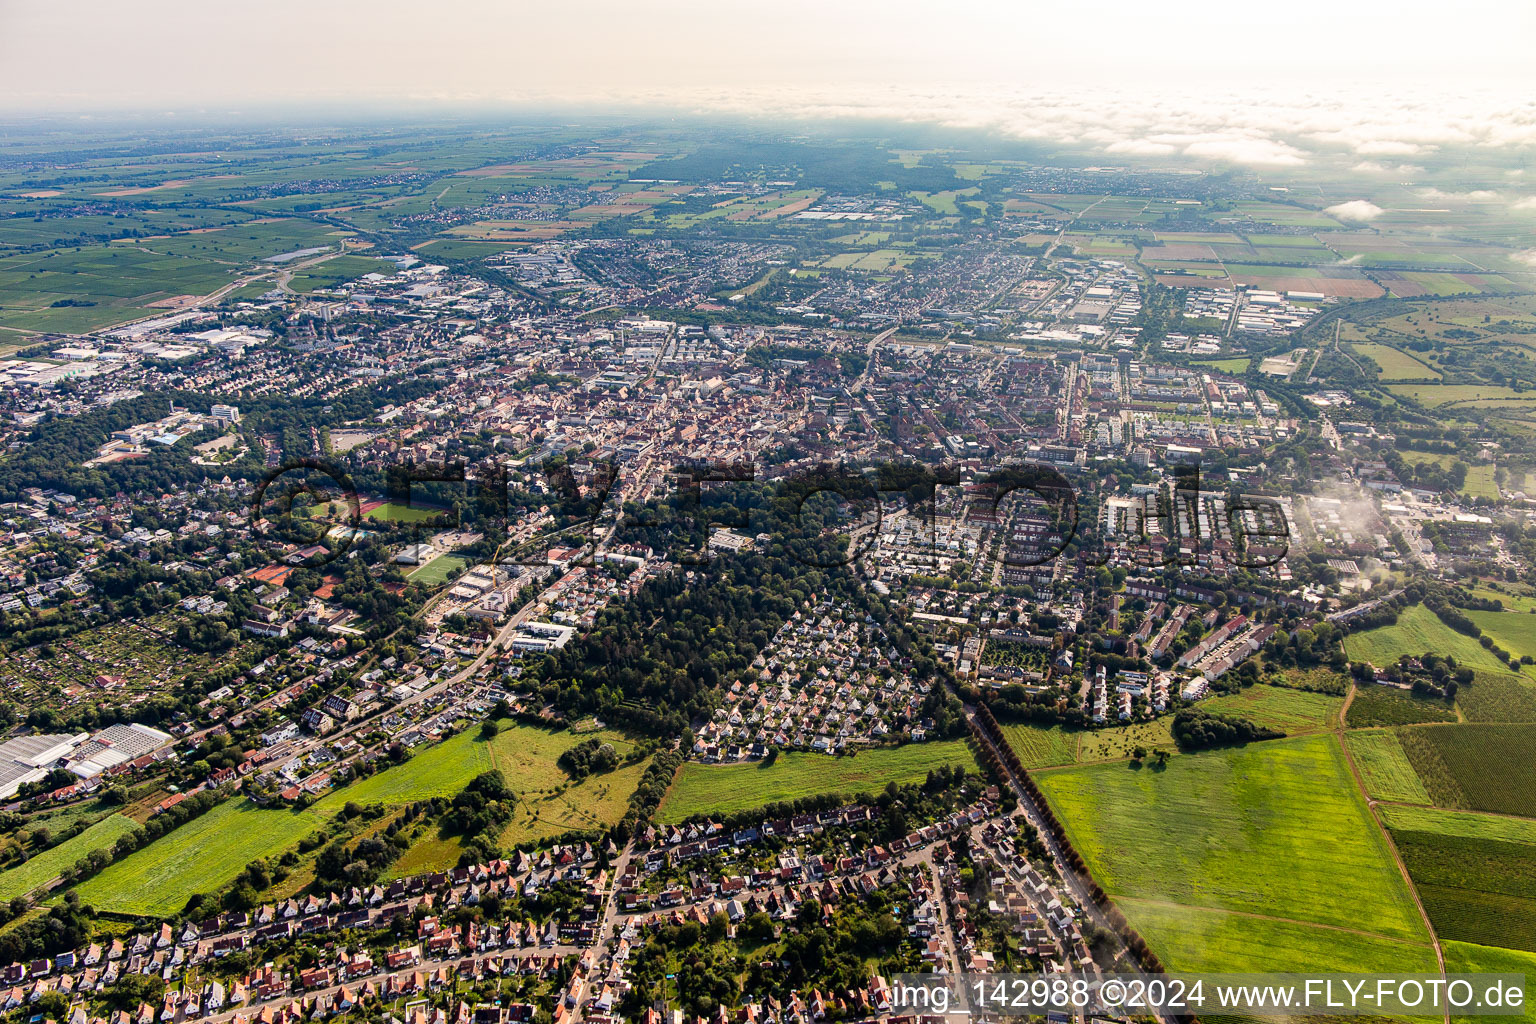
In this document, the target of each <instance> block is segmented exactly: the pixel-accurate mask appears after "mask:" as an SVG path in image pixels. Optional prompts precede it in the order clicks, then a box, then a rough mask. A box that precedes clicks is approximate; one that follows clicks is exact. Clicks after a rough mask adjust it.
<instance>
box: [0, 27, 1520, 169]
mask: <svg viewBox="0 0 1536 1024" xmlns="http://www.w3.org/2000/svg"><path fill="white" fill-rule="evenodd" d="M1532 38H1536V5H1532V4H1529V3H1523V2H1519V0H1470V2H1469V3H1467V4H1463V5H1462V6H1461V7H1460V8H1458V10H1457V16H1456V17H1455V18H1448V17H1446V9H1445V8H1444V6H1443V5H1440V4H1435V5H1431V4H1429V3H1427V2H1423V0H1407V2H1383V0H1353V2H1347V0H1346V2H1340V0H1332V2H1325V0H1298V2H1295V3H1292V4H1289V5H1286V6H1285V7H1283V8H1274V7H1249V8H1243V7H1237V8H1224V9H1221V10H1219V11H1213V10H1212V9H1211V8H1209V7H1208V6H1205V5H1198V6H1197V5H1195V4H1192V3H1187V2H1185V3H1179V4H1164V5H1147V4H1142V3H1132V2H1130V0H1106V2H1104V3H1100V4H1097V5H1095V6H1094V8H1093V9H1092V10H1091V11H1085V10H1083V9H1082V8H1081V7H1079V6H1077V5H1067V4H1054V5H1044V4H1039V3H1035V4H1015V3H1008V2H1000V0H960V2H958V3H955V4H951V5H947V6H945V7H942V8H941V7H938V6H937V5H933V4H928V3H918V2H915V0H888V2H880V3H876V2H871V0H851V2H842V3H837V4H813V3H810V2H808V0H783V2H779V3H775V4H772V5H750V6H749V5H744V4H738V5H728V4H726V5H722V4H718V3H705V2H702V0H660V2H657V3H652V4H648V5H634V4H629V3H620V2H617V0H575V2H571V3H565V4H559V5H531V4H503V3H493V2H486V0H441V2H438V3H434V4H431V5H424V4H420V3H409V4H407V3H404V2H401V0H366V2H365V0H321V2H315V0H308V2H299V0H268V2H267V3H264V4H262V5H261V6H260V7H259V8H251V7H245V6H236V5H231V4H225V3H210V2H207V0H203V2H192V0H143V2H141V3H138V4H134V5H112V6H106V5H96V4H91V3H86V2H83V0H46V2H45V0H0V116H3V117H6V118H9V119H16V118H27V117H33V116H38V115H60V114H79V113H91V114H108V115H111V114H114V113H121V112H128V111H134V112H149V113H152V114H156V115H171V114H175V115H198V116H202V117H213V118H218V117H221V116H231V115H247V116H249V115H252V114H255V113H258V112H262V111H282V112H287V113H292V112H294V111H296V110H304V109H310V110H321V109H325V110H337V109H355V110H358V111H368V112H378V111H390V110H395V111H402V112H405V111H409V112H411V113H412V114H413V115H415V114H420V113H422V112H424V111H428V112H429V111H432V110H444V111H448V110H472V109H481V110H483V109H488V108H497V107H503V108H504V107H509V106H523V107H527V106H547V107H550V108H554V107H560V108H571V107H582V108H586V109H601V110H609V111H624V110H635V109H641V108H656V107H671V108H681V109H685V110H712V111H728V112H734V113H747V114H761V115H770V116H792V117H841V116H850V115H852V116H869V117H895V118H902V119H910V120H921V121H933V122H937V123H944V124H953V125H965V126H974V127H983V128H988V129H992V130H997V131H999V132H1002V133H1004V134H1007V135H1012V136H1015V137H1020V138H1034V139H1042V140H1050V141H1052V142H1056V143H1064V144H1067V145H1073V146H1078V147H1080V148H1087V149H1094V150H1101V151H1103V152H1106V153H1109V154H1117V153H1118V154H1122V155H1127V156H1140V157H1162V156H1168V157H1180V156H1187V157H1195V158H1203V159H1210V160H1217V161H1227V162H1232V163H1243V164H1250V165H1254V166H1276V167H1286V166H1293V167H1294V166H1299V165H1301V164H1304V163H1306V162H1308V161H1309V160H1310V159H1311V158H1312V157H1313V156H1314V155H1315V154H1316V153H1318V152H1322V151H1331V152H1334V153H1337V154H1342V155H1343V156H1345V157H1346V158H1348V159H1352V160H1355V161H1357V162H1358V163H1359V164H1360V165H1361V166H1360V168H1359V169H1362V170H1366V171H1370V172H1374V173H1381V174H1387V175H1394V174H1397V175H1403V174H1409V173H1411V172H1412V171H1414V170H1415V169H1417V167H1418V165H1416V164H1415V163H1413V161H1414V160H1415V159H1417V158H1420V157H1422V156H1423V155H1424V154H1426V153H1432V152H1433V151H1435V150H1436V149H1438V148H1440V147H1442V146H1456V145H1471V146H1481V147H1488V148H1492V149H1498V150H1525V149H1528V148H1530V147H1533V146H1536V104H1533V103H1532V102H1531V99H1530V97H1531V95H1532V86H1536V71H1533V70H1532V66H1533V65H1532V62H1531V61H1530V60H1529V54H1528V52H1527V51H1528V48H1529V40H1531V39H1532Z"/></svg>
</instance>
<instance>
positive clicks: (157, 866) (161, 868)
mask: <svg viewBox="0 0 1536 1024" xmlns="http://www.w3.org/2000/svg"><path fill="white" fill-rule="evenodd" d="M324 824H325V816H324V815H321V814H317V813H315V812H314V811H297V812H296V811H287V810H264V809H262V808H259V807H257V806H256V805H255V804H253V803H251V802H250V801H249V800H247V799H245V798H244V797H238V796H237V797H232V798H231V799H229V800H226V801H224V803H222V804H220V805H219V806H217V807H215V808H214V809H213V810H211V811H209V812H208V813H207V814H204V815H203V816H202V817H200V818H195V819H193V820H192V821H189V822H187V823H186V824H185V825H183V826H181V827H180V828H178V829H176V830H175V831H174V832H171V833H169V834H168V835H165V836H162V837H161V838H159V839H157V840H155V841H154V842H153V843H151V844H149V845H148V846H146V847H144V848H143V849H140V850H138V851H137V852H135V853H133V854H131V855H129V856H128V857H126V858H124V859H123V860H120V861H118V862H117V863H116V864H113V865H112V866H111V867H109V868H107V869H106V870H105V871H103V872H101V874H99V875H96V876H94V877H92V878H89V879H87V880H86V881H85V882H83V883H81V885H80V886H79V887H78V888H77V890H76V891H77V892H78V893H79V894H80V899H81V900H82V901H83V902H85V903H87V904H90V905H91V906H93V907H95V908H96V909H98V910H106V911H110V912H112V913H117V914H139V915H143V916H145V917H171V916H174V915H175V914H177V913H179V912H180V911H181V909H182V908H183V907H184V906H186V903H187V899H188V897H190V896H191V895H192V894H193V893H213V892H218V891H219V890H220V889H222V888H223V887H224V886H226V885H228V884H229V883H230V882H231V881H233V880H234V878H235V876H236V875H238V874H239V873H240V872H241V871H242V870H244V869H245V866H246V865H247V864H249V863H250V862H251V861H253V860H260V859H262V858H264V857H272V856H276V855H278V854H280V853H283V852H284V851H285V850H287V849H289V848H290V847H292V846H294V845H295V844H297V843H298V842H299V840H301V839H303V838H304V837H305V836H307V835H309V834H310V833H312V832H315V831H317V830H318V829H320V828H321V827H322V826H323V825H324Z"/></svg>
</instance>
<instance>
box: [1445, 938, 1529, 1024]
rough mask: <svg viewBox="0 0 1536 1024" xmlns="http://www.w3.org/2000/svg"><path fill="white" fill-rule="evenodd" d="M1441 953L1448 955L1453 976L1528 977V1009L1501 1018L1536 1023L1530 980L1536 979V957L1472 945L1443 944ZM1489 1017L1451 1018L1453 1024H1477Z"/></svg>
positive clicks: (1526, 1001) (1517, 951) (1450, 971)
mask: <svg viewBox="0 0 1536 1024" xmlns="http://www.w3.org/2000/svg"><path fill="white" fill-rule="evenodd" d="M1440 949H1441V952H1442V953H1444V955H1445V969H1446V971H1447V972H1449V973H1451V974H1458V973H1459V974H1523V975H1525V977H1526V985H1525V993H1526V998H1525V1008H1524V1011H1523V1012H1522V1013H1520V1014H1518V1015H1515V1016H1511V1017H1502V1018H1500V1019H1501V1020H1505V1021H1509V1022H1510V1024H1516V1022H1518V1021H1536V1000H1533V999H1532V998H1531V996H1532V984H1531V979H1532V978H1536V953H1528V952H1526V951H1524V950H1516V949H1497V948H1494V947H1491V946H1479V945H1476V944H1475V943H1470V942H1442V943H1440ZM1487 1019H1488V1018H1487V1017H1467V1016H1457V1015H1455V1014H1452V1015H1451V1024H1477V1022H1480V1021H1483V1022H1485V1021H1487Z"/></svg>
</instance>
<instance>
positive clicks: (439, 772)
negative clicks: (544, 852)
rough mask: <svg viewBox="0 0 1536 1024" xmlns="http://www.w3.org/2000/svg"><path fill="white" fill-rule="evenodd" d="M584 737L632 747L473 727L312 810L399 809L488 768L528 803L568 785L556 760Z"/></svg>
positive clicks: (611, 736) (507, 726)
mask: <svg viewBox="0 0 1536 1024" xmlns="http://www.w3.org/2000/svg"><path fill="white" fill-rule="evenodd" d="M588 736H596V737H597V738H599V739H602V740H604V741H605V742H608V743H612V744H613V745H614V748H615V749H616V750H617V751H618V752H619V754H620V756H623V755H624V754H626V753H627V752H628V751H629V750H630V749H632V747H633V744H631V743H630V742H629V741H628V740H626V739H624V737H623V736H621V735H619V734H618V733H613V732H600V733H590V734H585V735H578V734H576V733H573V732H553V731H551V730H548V729H538V728H535V727H533V726H529V725H515V724H511V723H507V722H503V723H502V728H501V731H500V732H498V733H497V734H496V736H495V738H494V739H491V740H488V741H487V740H483V739H481V738H480V735H479V730H478V729H470V730H468V731H465V732H461V733H459V734H458V735H457V736H452V737H450V738H448V739H446V740H444V741H443V742H441V743H437V744H434V745H432V746H430V747H427V748H425V749H423V750H421V751H420V752H419V753H417V754H416V755H414V756H413V757H412V758H411V759H410V760H409V761H407V762H405V763H404V764H401V765H397V766H395V767H393V768H386V769H385V770H384V771H381V772H379V773H378V774H377V775H373V776H370V777H369V778H366V779H363V780H361V781H360V782H355V783H353V784H352V785H350V786H347V787H346V788H345V789H339V790H335V791H333V792H331V793H329V794H327V795H326V796H324V797H323V798H321V799H320V800H318V801H316V803H315V805H314V810H316V811H318V812H320V813H322V814H326V815H330V814H334V813H335V812H337V811H339V810H340V809H341V808H342V806H343V805H345V804H346V803H347V802H348V801H353V802H355V803H359V804H371V803H383V804H387V805H389V806H398V805H400V804H408V803H414V802H415V801H417V800H428V799H431V798H432V797H435V796H453V795H454V794H455V793H457V792H459V790H461V789H463V788H464V787H465V786H466V785H468V784H469V782H470V780H471V779H473V778H474V777H475V776H476V775H479V774H480V773H482V772H487V771H490V770H491V769H492V768H497V769H500V770H501V772H502V774H503V775H505V776H506V779H507V785H508V786H510V787H511V788H512V789H513V790H514V791H515V792H516V793H517V794H518V798H519V799H520V800H526V799H530V798H531V797H532V796H534V795H539V794H544V793H548V792H550V791H551V790H553V789H555V788H556V787H558V786H559V785H561V783H562V782H565V781H567V776H566V774H565V772H564V771H563V770H562V769H560V768H559V767H558V766H557V765H556V763H555V762H556V761H557V760H558V759H559V757H560V755H561V754H562V753H564V752H565V751H566V750H568V749H570V748H571V747H573V746H575V745H576V744H577V743H580V742H581V741H582V740H584V739H587V738H588ZM627 797H628V794H626V798H627Z"/></svg>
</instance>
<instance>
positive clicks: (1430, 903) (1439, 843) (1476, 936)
mask: <svg viewBox="0 0 1536 1024" xmlns="http://www.w3.org/2000/svg"><path fill="white" fill-rule="evenodd" d="M1464 817H1472V816H1470V815H1465V814H1458V813H1451V812H1443V811H1441V812H1436V811H1419V812H1417V813H1416V814H1414V815H1413V816H1412V817H1411V818H1408V817H1406V816H1404V817H1398V818H1396V819H1394V824H1393V825H1392V840H1393V842H1394V843H1395V844H1396V845H1397V849H1398V853H1399V854H1400V855H1401V856H1402V859H1403V863H1404V864H1405V865H1406V866H1407V868H1408V872H1409V874H1410V875H1411V876H1412V877H1413V883H1414V885H1415V887H1417V889H1418V891H1419V898H1420V899H1421V900H1422V901H1423V903H1424V909H1425V910H1426V911H1427V912H1428V914H1429V917H1430V921H1431V922H1432V923H1433V924H1434V926H1435V932H1436V934H1438V935H1440V936H1443V937H1444V938H1447V939H1456V940H1459V941H1462V942H1476V943H1479V944H1481V945H1485V946H1508V947H1511V948H1515V949H1526V950H1536V822H1522V823H1521V824H1522V825H1524V826H1525V828H1524V829H1523V830H1522V831H1517V830H1516V829H1515V828H1513V827H1508V828H1505V829H1503V830H1502V834H1500V835H1498V836H1497V837H1495V836H1492V835H1487V834H1482V835H1479V834H1475V833H1476V831H1477V830H1476V829H1475V827H1474V828H1468V827H1466V826H1464V825H1463V824H1462V823H1461V822H1459V821H1457V820H1456V819H1459V818H1464Z"/></svg>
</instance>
